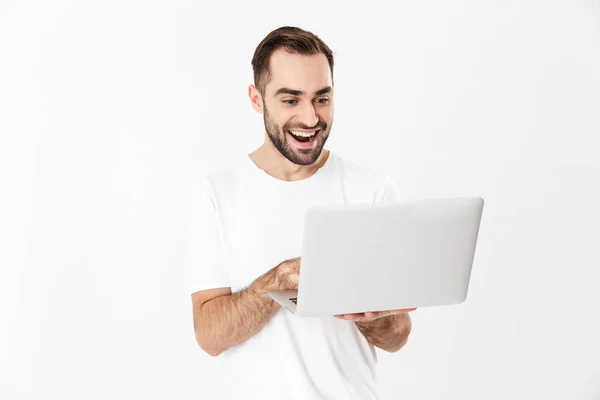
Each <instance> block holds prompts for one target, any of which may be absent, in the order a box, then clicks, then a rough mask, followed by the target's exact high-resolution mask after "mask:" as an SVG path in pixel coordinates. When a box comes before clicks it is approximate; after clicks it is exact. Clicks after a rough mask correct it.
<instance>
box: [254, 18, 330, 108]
mask: <svg viewBox="0 0 600 400" xmlns="http://www.w3.org/2000/svg"><path fill="white" fill-rule="evenodd" d="M280 48H284V49H286V50H287V51H288V52H290V53H296V54H302V55H313V54H318V53H323V54H324V55H325V57H327V61H328V62H329V68H330V69H331V76H332V78H333V52H332V51H331V49H330V48H329V46H327V45H326V44H325V42H323V41H322V40H321V39H320V38H319V37H318V36H317V35H315V34H313V33H312V32H309V31H305V30H304V29H300V28H297V27H294V26H282V27H281V28H277V29H275V30H274V31H272V32H270V33H269V34H268V35H267V36H265V38H264V39H263V40H262V41H261V42H260V43H259V44H258V46H257V47H256V50H255V51H254V57H252V69H253V70H254V86H256V88H257V89H258V91H259V92H260V93H261V94H262V95H263V96H264V93H265V88H266V87H267V84H268V83H269V80H270V79H271V70H270V60H271V55H272V54H273V53H274V52H275V50H278V49H280Z"/></svg>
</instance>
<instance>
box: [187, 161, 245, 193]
mask: <svg viewBox="0 0 600 400" xmlns="http://www.w3.org/2000/svg"><path fill="white" fill-rule="evenodd" d="M244 157H246V158H248V157H247V156H245V155H242V156H237V157H235V158H232V159H229V160H227V161H225V162H224V163H223V164H221V165H219V166H215V167H214V168H212V169H209V170H207V171H206V172H204V173H203V174H201V175H199V176H198V178H197V179H196V184H195V190H196V191H197V192H202V193H203V194H204V195H205V196H207V197H209V198H210V199H211V200H212V201H213V203H217V202H218V198H219V197H223V196H227V195H228V194H230V193H231V192H232V191H233V190H234V189H235V187H236V184H237V183H238V182H240V181H247V179H248V174H249V173H250V172H251V170H250V168H249V163H248V162H249V161H250V159H249V158H248V159H247V160H246V159H245V158H244Z"/></svg>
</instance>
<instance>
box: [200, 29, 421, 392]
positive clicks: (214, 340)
mask: <svg viewBox="0 0 600 400" xmlns="http://www.w3.org/2000/svg"><path fill="white" fill-rule="evenodd" d="M333 64H334V63H333V54H332V52H331V50H330V49H329V47H328V46H327V45H326V44H325V43H324V42H323V41H322V40H321V39H319V38H318V37H317V36H315V35H314V34H312V33H311V32H307V31H305V30H302V29H299V28H295V27H282V28H279V29H276V30H274V31H273V32H271V33H269V34H268V35H267V36H266V37H265V38H264V39H263V41H262V42H261V43H260V44H259V45H258V47H257V48H256V51H255V53H254V57H253V59H252V67H253V69H254V85H250V87H249V91H248V94H249V98H250V102H251V105H252V107H253V108H254V110H256V111H257V112H258V113H261V114H262V115H263V118H264V126H265V139H264V143H263V144H262V145H261V146H260V147H258V148H257V149H256V150H255V151H254V152H252V153H251V154H249V155H243V156H242V157H240V159H239V161H238V162H233V163H232V164H230V165H226V166H221V167H219V168H216V169H215V170H214V171H213V172H211V173H210V174H208V175H207V176H205V177H203V179H202V180H201V182H200V183H199V184H198V186H197V187H196V188H195V190H194V195H193V201H192V205H191V214H190V217H191V220H190V222H191V224H190V228H191V229H190V234H191V262H192V265H191V276H192V288H191V292H192V304H193V319H194V330H195V334H196V339H197V341H198V344H199V345H200V347H201V348H202V349H203V350H204V351H206V352H207V353H208V354H210V355H211V356H215V357H216V356H218V357H217V358H216V359H215V361H217V364H218V366H220V367H221V374H220V376H221V377H222V378H223V384H222V385H220V387H221V388H222V393H221V394H222V398H223V399H242V398H243V399H259V398H260V399H265V400H267V399H273V400H274V399H277V400H280V399H302V400H307V399H377V398H378V396H377V387H376V379H375V376H376V374H375V373H376V371H375V369H376V364H377V354H376V350H375V348H376V347H377V348H380V349H382V350H384V351H389V352H394V351H397V350H399V349H400V348H402V346H404V344H405V343H406V341H407V338H408V335H409V333H410V330H411V321H410V317H409V314H408V312H409V311H412V309H410V310H391V311H376V312H372V313H365V314H353V315H338V316H331V317H327V318H321V317H313V318H300V317H296V316H294V315H293V314H291V313H289V312H287V311H286V310H284V309H281V308H280V306H279V305H278V304H277V303H275V302H274V301H273V300H271V299H270V298H269V296H268V295H267V293H268V292H269V291H272V290H287V289H296V288H297V286H298V277H299V274H300V266H301V259H300V258H298V255H299V254H300V251H301V246H302V229H303V222H304V220H303V217H304V212H305V211H306V209H307V208H308V207H310V206H313V205H330V204H350V203H354V204H357V203H368V202H387V201H397V200H400V197H399V194H398V190H397V188H396V186H395V184H394V182H393V181H392V180H391V179H390V178H389V177H388V176H387V175H385V174H382V173H377V172H374V171H372V170H370V169H368V168H364V167H361V166H359V165H356V164H355V163H353V162H350V161H348V160H346V159H344V158H342V157H340V156H338V155H336V154H334V153H333V152H330V151H329V150H327V149H325V148H324V146H325V143H326V142H327V139H328V137H329V135H330V132H331V129H332V126H333V110H334V90H333V88H334V84H333ZM368 267H369V266H368V265H365V268H368ZM340 274H343V266H340Z"/></svg>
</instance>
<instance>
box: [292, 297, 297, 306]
mask: <svg viewBox="0 0 600 400" xmlns="http://www.w3.org/2000/svg"><path fill="white" fill-rule="evenodd" d="M290 300H291V301H292V303H294V304H296V305H298V298H297V297H290Z"/></svg>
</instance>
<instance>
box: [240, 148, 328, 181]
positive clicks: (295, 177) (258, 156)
mask: <svg viewBox="0 0 600 400" xmlns="http://www.w3.org/2000/svg"><path fill="white" fill-rule="evenodd" d="M249 157H250V159H251V160H252V161H253V162H254V164H256V166H257V167H258V168H260V169H262V170H263V171H265V172H266V173H267V174H269V175H271V176H272V177H274V178H277V179H280V180H282V181H299V180H302V179H306V178H309V177H311V176H312V175H314V174H315V172H317V170H318V169H319V168H321V167H322V166H323V165H324V164H325V162H326V161H327V159H328V158H329V150H327V149H325V148H324V149H323V151H322V152H321V155H319V158H318V159H317V161H315V162H314V163H312V164H311V165H298V164H294V163H292V162H291V161H290V160H288V159H287V158H285V157H284V156H283V155H282V154H281V153H280V152H279V150H277V149H276V148H275V147H273V146H268V145H267V143H265V144H263V145H262V146H260V147H259V148H258V149H256V150H254V151H253V152H252V153H250V154H249Z"/></svg>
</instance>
